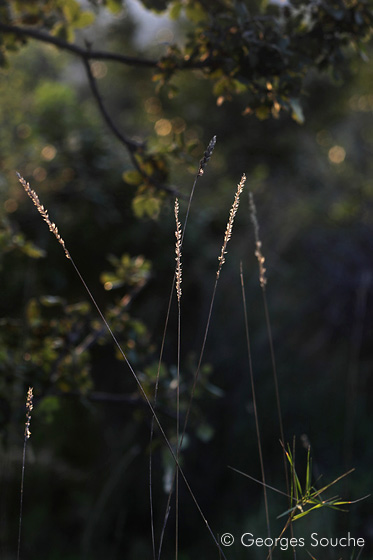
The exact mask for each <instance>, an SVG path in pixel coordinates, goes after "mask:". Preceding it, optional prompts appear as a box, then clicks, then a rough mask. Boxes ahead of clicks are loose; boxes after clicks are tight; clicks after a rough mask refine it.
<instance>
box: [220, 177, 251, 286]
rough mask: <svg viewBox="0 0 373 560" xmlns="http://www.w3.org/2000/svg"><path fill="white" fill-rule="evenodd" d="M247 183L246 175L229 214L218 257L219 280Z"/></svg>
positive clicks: (242, 179)
mask: <svg viewBox="0 0 373 560" xmlns="http://www.w3.org/2000/svg"><path fill="white" fill-rule="evenodd" d="M245 181H246V175H245V173H244V174H243V175H242V177H241V181H240V182H239V183H238V185H237V191H236V194H235V197H234V201H233V204H232V208H231V211H230V213H229V220H228V223H227V228H226V230H225V235H224V241H223V245H222V248H221V252H220V256H219V257H218V261H219V268H218V271H217V273H216V276H217V277H218V278H219V276H220V272H221V268H222V266H223V264H224V263H225V256H224V255H225V254H226V253H227V245H228V241H229V240H230V238H231V236H232V230H233V223H234V218H235V217H236V214H237V210H238V207H239V205H240V196H241V193H242V191H243V187H244V184H245Z"/></svg>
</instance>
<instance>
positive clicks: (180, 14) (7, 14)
mask: <svg viewBox="0 0 373 560" xmlns="http://www.w3.org/2000/svg"><path fill="white" fill-rule="evenodd" d="M142 4H143V5H144V6H145V7H146V8H147V9H149V10H154V11H156V12H162V11H165V10H168V14H169V16H170V17H171V18H174V19H179V18H183V19H184V20H186V22H189V25H188V24H187V27H188V32H187V37H186V40H185V41H184V42H183V43H182V44H177V45H173V44H170V46H169V47H168V49H167V51H166V52H165V54H163V55H162V56H159V57H158V58H154V59H148V58H143V57H142V56H133V55H132V53H127V52H123V46H124V47H126V45H125V42H124V44H123V45H122V46H121V48H120V49H119V50H118V51H117V52H115V53H114V52H105V51H99V52H97V51H96V45H95V44H93V45H92V44H88V43H86V44H85V45H81V44H80V45H79V43H77V42H75V32H76V30H82V29H85V28H87V27H89V26H90V25H91V24H92V23H93V22H94V20H95V15H96V13H97V12H98V11H99V10H100V9H103V7H107V8H108V9H109V10H111V11H112V12H113V13H115V14H119V13H121V11H122V10H123V9H124V7H125V3H123V2H120V1H119V0H118V1H116V0H112V1H110V2H109V1H108V2H95V1H93V0H92V1H91V2H90V3H88V4H87V5H85V7H84V8H83V7H82V6H81V3H80V2H79V1H78V0H68V1H66V2H63V1H61V2H59V1H57V0H55V1H53V0H50V1H48V2H44V1H40V2H39V1H30V2H28V1H22V2H19V1H16V0H14V1H10V2H8V1H5V2H2V3H1V6H0V32H1V34H0V47H1V50H0V56H1V58H0V65H1V66H3V67H6V66H7V64H9V56H8V54H9V53H10V52H14V51H17V50H19V49H21V48H22V47H23V46H24V45H25V44H26V43H27V42H28V41H29V40H30V38H33V39H35V40H39V41H42V42H46V43H50V44H54V45H55V46H56V47H57V48H59V49H61V50H67V51H70V52H71V53H74V54H75V55H77V56H79V57H81V59H82V60H83V61H84V62H85V65H86V70H87V73H88V79H89V81H90V83H91V88H92V93H93V94H94V95H95V96H96V98H97V102H98V104H99V105H100V107H101V111H102V112H103V113H104V115H105V118H106V120H107V121H110V122H109V125H110V126H111V127H112V129H113V131H114V133H115V134H116V135H117V136H118V137H119V139H120V140H121V141H122V142H123V143H124V144H125V145H126V147H127V149H128V150H129V152H130V154H131V158H132V162H133V164H134V165H135V167H136V169H137V171H138V176H136V175H132V177H131V181H132V183H133V184H136V182H137V184H138V185H139V189H140V191H142V190H143V189H144V185H145V187H146V186H153V187H154V186H155V187H157V188H160V187H162V186H163V187H165V186H166V184H167V178H168V168H167V165H166V163H165V161H164V158H163V157H162V155H161V154H159V153H158V154H154V153H153V154H152V155H149V154H148V153H147V150H146V146H145V144H144V143H143V142H140V143H139V142H137V141H134V140H132V139H131V138H130V137H129V136H127V135H126V134H123V133H122V132H121V131H120V130H119V129H118V128H117V127H116V125H115V124H114V120H113V119H112V118H111V117H110V116H109V115H108V113H107V112H106V110H105V109H104V106H103V102H102V100H101V99H100V97H99V92H98V91H97V87H96V85H95V80H94V75H93V73H92V70H91V68H90V61H93V60H106V61H109V60H116V61H117V62H118V63H122V64H125V65H130V66H132V67H138V68H143V67H149V68H153V69H154V73H153V80H155V81H156V82H157V84H158V86H159V87H162V88H165V89H166V90H167V91H168V92H169V94H175V93H176V92H177V87H176V86H175V85H174V84H173V77H174V76H175V75H177V74H178V73H179V72H181V71H182V72H188V71H189V72H190V71H191V70H196V69H199V71H200V73H201V75H202V76H203V77H205V78H206V79H207V80H209V81H210V82H212V88H213V92H214V95H215V97H216V100H217V104H218V105H222V104H223V103H224V102H225V101H228V100H231V99H232V97H233V96H234V95H241V96H242V97H243V98H244V103H245V108H244V114H251V113H255V115H256V116H257V117H258V118H259V119H265V118H268V117H269V116H271V115H272V116H274V117H276V118H277V117H278V116H279V114H280V112H281V111H283V110H286V111H289V112H290V113H291V115H292V117H293V118H294V119H295V120H297V121H298V122H303V119H304V117H303V111H302V103H301V97H302V94H303V93H304V82H305V79H306V77H307V75H308V74H309V72H310V71H312V70H318V71H328V72H331V73H332V74H333V75H334V76H335V77H339V76H340V74H341V71H342V70H345V68H344V67H345V65H346V63H347V61H348V56H347V53H348V52H349V51H350V50H351V49H353V50H354V51H355V53H356V56H359V55H360V56H363V57H364V56H365V42H366V41H367V40H368V39H369V38H370V34H371V27H372V22H373V12H372V9H371V6H370V3H369V2H368V1H364V0H362V1H357V0H354V1H345V0H338V1H330V0H326V1H322V0H320V1H317V2H308V1H306V2H304V1H300V0H297V1H293V2H289V3H286V4H285V5H284V6H280V5H278V4H272V3H267V2H258V1H257V2H253V1H248V2H245V1H242V0H237V1H232V0H222V1H217V2H213V3H212V4H211V3H210V2H204V1H195V0H187V1H180V0H173V1H169V2H162V1H160V2H150V1H147V2H142ZM144 180H145V183H144Z"/></svg>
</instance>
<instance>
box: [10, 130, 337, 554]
mask: <svg viewBox="0 0 373 560" xmlns="http://www.w3.org/2000/svg"><path fill="white" fill-rule="evenodd" d="M215 144H216V137H215V136H214V137H213V138H212V140H211V141H210V143H209V145H208V147H207V149H206V151H205V153H204V155H203V157H202V159H201V161H200V162H199V166H198V170H197V173H196V176H195V180H194V183H193V186H192V189H191V194H190V197H189V202H188V206H187V210H186V214H185V219H184V228H182V226H181V221H180V219H179V214H180V206H179V201H178V199H176V200H175V205H174V216H175V222H176V229H175V238H176V243H175V255H176V256H175V261H176V267H175V273H174V277H173V282H172V286H171V291H170V299H169V305H168V310H167V314H166V320H165V328H164V334H163V340H162V344H161V350H160V356H159V367H158V374H157V379H156V385H155V393H154V395H153V398H152V400H151V398H150V397H149V396H148V395H147V393H146V391H145V390H144V388H143V385H142V383H141V381H140V377H139V375H138V374H137V373H136V372H135V370H134V368H133V367H132V365H131V363H130V362H129V360H128V358H127V356H126V354H125V353H124V351H123V349H122V347H121V345H120V344H119V342H118V340H117V338H116V336H115V334H114V333H113V331H112V329H111V327H110V325H109V323H108V321H107V320H106V318H105V316H104V314H103V313H102V311H101V309H100V307H99V306H98V304H97V302H96V300H95V298H94V296H93V295H92V293H91V291H90V290H89V288H88V285H87V284H86V282H85V280H84V279H83V277H82V275H81V273H80V271H79V269H78V267H77V265H76V264H75V262H74V260H73V258H72V256H71V254H70V252H69V251H68V249H67V247H66V244H65V242H64V240H63V238H62V237H61V235H60V233H59V231H58V228H57V226H56V224H55V223H54V222H52V221H51V219H50V217H49V213H48V211H47V209H46V208H44V206H43V205H42V204H41V202H40V200H39V197H38V195H37V194H36V192H35V191H34V190H33V189H32V188H31V186H30V184H29V183H28V182H27V181H26V180H25V179H24V178H23V177H22V176H21V175H19V174H18V178H19V181H20V183H21V185H22V186H23V188H24V190H25V192H26V193H27V195H28V196H29V197H30V198H31V200H32V201H33V203H34V205H35V206H36V208H37V210H38V212H39V213H40V214H41V216H42V218H43V220H44V221H45V222H46V223H47V225H48V227H49V230H50V231H51V232H52V233H53V235H54V236H55V237H56V239H57V241H58V243H59V244H60V245H61V246H62V248H63V250H64V253H65V256H66V257H67V258H68V259H69V260H70V262H71V264H72V266H73V267H74V269H75V271H76V273H77V275H78V277H79V279H80V281H81V282H82V284H83V286H84V288H85V290H86V292H87V294H88V296H89V298H90V299H91V300H92V302H93V304H94V306H95V307H96V309H97V312H98V314H99V315H100V317H101V319H102V321H103V323H104V325H105V327H106V328H107V330H108V332H109V333H110V335H111V337H112V340H113V342H114V344H115V346H116V347H117V348H118V350H119V352H120V354H121V356H122V358H123V360H124V363H125V364H126V366H127V367H128V368H129V370H130V372H131V374H132V376H133V378H134V380H135V382H136V384H137V386H138V390H139V392H140V394H141V395H142V397H143V399H144V400H145V402H146V405H147V407H148V409H149V413H150V415H151V419H152V421H151V430H150V445H149V449H150V451H149V491H150V492H149V494H150V507H149V510H150V526H151V535H152V548H153V560H156V559H160V558H161V554H162V544H163V537H164V534H165V528H166V525H167V523H168V522H169V512H170V509H171V498H172V495H173V492H174V487H175V559H177V558H178V554H179V508H180V507H181V504H180V503H179V475H180V477H181V479H182V480H183V482H184V484H185V486H186V488H187V491H188V493H189V494H190V496H191V498H192V500H193V502H194V504H195V506H196V509H197V511H198V514H199V515H200V517H201V519H202V521H203V524H204V525H205V527H206V529H207V531H208V533H209V535H210V537H211V539H212V541H213V544H214V545H215V546H216V548H217V549H218V555H219V557H220V558H224V559H225V558H226V556H225V554H224V551H223V549H222V548H221V545H220V543H219V540H218V538H217V537H216V533H215V532H214V531H213V530H212V528H211V527H210V524H209V522H208V520H207V519H206V517H205V515H204V513H203V511H202V509H201V506H200V502H199V500H198V497H197V496H196V495H195V493H194V492H193V490H192V488H191V485H190V483H189V480H188V477H187V475H186V473H185V472H184V470H183V468H182V466H181V464H180V455H181V451H182V443H183V439H184V436H185V433H186V428H187V424H188V419H189V415H190V410H191V407H192V404H193V399H194V395H195V390H196V386H197V383H198V378H199V373H200V370H201V365H202V362H203V358H204V351H205V346H206V340H207V337H208V333H209V328H210V323H211V316H212V310H213V306H214V301H215V294H216V290H217V286H218V281H219V278H220V275H221V272H222V267H223V265H224V263H225V261H226V254H227V247H228V243H229V241H230V239H231V237H232V232H233V226H234V221H235V217H236V214H237V211H238V209H239V204H240V197H241V194H242V192H243V189H244V185H245V182H246V175H245V174H243V175H242V177H241V179H240V181H239V183H238V185H237V189H236V192H235V196H234V201H233V204H232V206H231V209H230V213H229V218H228V222H227V225H226V229H225V233H224V238H223V243H222V246H221V250H220V254H219V256H218V268H217V272H216V276H215V281H214V288H213V291H212V297H211V301H210V305H209V311H208V316H207V320H206V325H205V328H204V335H203V341H202V345H201V350H200V353H199V359H198V365H197V367H196V370H195V373H194V377H193V383H192V387H191V389H190V397H189V402H188V406H187V408H186V413H185V417H184V422H183V425H181V416H180V392H179V389H180V382H181V380H180V356H181V296H182V290H181V283H182V264H181V257H182V247H183V242H184V236H185V232H186V227H187V222H188V216H189V211H190V208H191V202H192V198H193V194H194V190H195V186H196V183H197V181H198V180H199V179H200V178H201V177H202V176H203V175H204V171H205V168H206V165H207V163H208V162H209V160H210V158H211V156H212V153H213V150H214V147H215ZM249 212H250V219H251V222H252V224H253V229H254V239H255V256H256V258H257V260H258V265H259V285H260V287H261V289H262V293H263V302H264V310H265V316H266V323H267V331H268V340H269V346H270V354H271V359H272V369H273V378H274V386H275V393H276V400H277V409H278V423H279V432H280V441H281V444H282V447H283V450H284V468H285V474H286V481H287V492H286V493H285V494H284V495H285V496H286V498H287V500H288V509H287V511H286V512H285V514H286V515H287V521H286V523H285V526H284V528H283V531H282V532H281V535H282V534H283V532H284V531H285V529H287V528H288V527H289V528H290V531H292V524H293V522H294V521H295V520H296V519H298V518H299V517H301V516H300V515H297V512H298V510H299V507H303V509H305V507H306V506H309V507H308V509H307V511H306V513H307V512H308V511H311V509H312V510H313V509H319V508H321V507H328V506H329V507H334V508H335V507H338V506H340V505H342V504H344V503H347V502H341V501H336V500H335V499H334V500H329V501H328V500H323V499H322V496H321V492H323V491H325V489H328V488H329V487H330V486H331V485H332V484H334V483H331V484H329V485H327V486H325V487H324V488H323V489H321V490H320V491H317V490H316V489H315V488H314V487H313V486H312V484H311V471H310V467H309V463H310V455H308V467H307V481H306V488H305V490H304V491H303V492H302V490H301V488H300V483H299V479H298V477H297V475H296V471H295V462H294V460H293V457H292V455H291V453H290V451H289V449H288V448H287V447H286V445H285V440H284V429H283V425H282V413H281V406H280V396H279V387H278V379H277V372H276V362H275V355H274V349H273V340H272V333H271V325H270V318H269V312H268V304H267V299H266V293H265V287H266V284H267V277H266V268H265V267H264V262H265V259H264V256H263V254H262V243H261V241H260V238H259V224H258V220H257V212H256V207H255V203H254V199H253V195H252V193H249ZM240 276H241V286H242V296H243V309H244V315H245V329H246V342H247V350H248V356H249V372H250V381H251V390H252V396H253V403H254V413H255V414H254V416H255V430H256V436H257V441H258V453H259V459H260V466H261V475H262V479H261V481H256V482H259V483H260V484H261V485H262V487H263V491H264V502H265V511H266V519H265V523H266V526H267V533H268V537H269V538H270V536H271V531H270V519H269V509H268V502H267V492H266V490H267V488H270V489H271V490H273V488H271V487H270V486H268V485H267V484H266V478H265V465H264V459H263V453H262V444H261V437H260V426H259V424H260V422H259V415H258V412H257V406H256V396H255V384H254V374H253V369H252V363H251V349H250V340H249V330H248V319H247V310H246V300H245V288H244V281H243V272H242V263H241V272H240ZM175 288H176V296H177V303H178V327H177V341H178V342H177V379H176V381H177V392H176V427H175V432H176V438H175V439H176V445H173V444H172V443H171V440H170V438H169V437H168V436H167V435H166V431H165V429H164V428H163V425H162V423H161V421H160V419H159V416H158V412H157V395H158V384H159V372H160V370H161V365H162V358H163V349H164V344H165V338H166V332H167V325H168V322H169V318H170V308H171V301H172V297H173V294H174V293H175V292H174V289H175ZM32 409H33V390H32V388H30V389H29V391H28V394H27V402H26V427H25V437H24V447H23V464H22V482H21V502H20V518H19V536H18V554H17V560H19V558H20V546H21V525H22V505H23V494H24V492H23V484H24V470H25V453H26V444H27V440H28V439H29V437H30V435H31V432H30V422H31V411H32ZM154 425H157V426H158V429H159V431H160V433H161V435H162V437H163V440H164V443H165V445H166V447H167V448H168V451H169V453H170V455H171V457H172V460H173V462H174V476H173V480H172V483H171V485H170V491H169V495H168V500H167V505H166V508H165V513H164V519H163V523H162V530H161V534H160V535H159V538H158V544H157V543H156V531H155V520H154V508H153V489H152V484H153V482H152V478H153V476H152V468H153V467H152V451H151V449H152V440H153V432H154ZM181 428H182V429H181ZM233 470H236V472H240V473H241V474H243V475H244V476H247V477H248V478H251V479H252V480H256V479H254V478H253V477H251V475H247V474H245V473H242V472H241V471H238V470H237V469H233ZM288 470H289V471H290V472H289V473H288ZM340 478H341V477H339V478H338V479H336V481H335V482H337V481H338V480H339V479H340ZM289 479H290V482H291V484H289ZM294 480H296V485H295V487H294ZM299 504H300V506H299ZM306 513H304V515H305V514H306ZM281 535H280V536H281ZM268 557H269V558H270V559H271V558H272V550H271V549H270V550H269V551H268Z"/></svg>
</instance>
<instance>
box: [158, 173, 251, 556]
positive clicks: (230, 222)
mask: <svg viewBox="0 0 373 560" xmlns="http://www.w3.org/2000/svg"><path fill="white" fill-rule="evenodd" d="M245 182H246V176H245V174H243V175H242V177H241V180H240V182H239V183H238V185H237V190H236V194H235V197H234V201H233V204H232V207H231V210H230V213H229V219H228V223H227V227H226V230H225V234H224V239H223V245H222V248H221V251H220V255H219V257H218V262H219V264H218V269H217V272H216V277H215V284H214V288H213V292H212V296H211V301H210V307H209V312H208V317H207V321H206V327H205V332H204V336H203V342H202V348H201V351H200V355H199V359H198V365H197V369H196V371H195V374H194V378H193V385H192V390H191V394H190V397H189V402H188V408H187V411H186V415H185V419H184V425H183V429H182V432H181V437H180V447H182V444H183V441H184V436H185V433H186V429H187V425H188V420H189V415H190V411H191V408H192V402H193V399H194V394H195V390H196V387H197V382H198V378H199V373H200V370H201V365H202V360H203V356H204V353H205V347H206V342H207V335H208V332H209V328H210V323H211V316H212V310H213V307H214V301H215V295H216V290H217V286H218V282H219V278H220V273H221V270H222V267H223V264H224V263H225V254H226V252H227V245H228V242H229V240H230V238H231V235H232V230H233V223H234V219H235V216H236V213H237V210H238V206H239V203H240V196H241V194H242V191H243V188H244V185H245ZM184 233H185V228H184ZM174 482H175V473H174V476H173V480H172V483H171V489H170V492H169V495H168V500H167V506H166V512H165V516H164V524H163V527H165V523H167V521H166V517H167V515H168V512H169V508H170V503H171V495H172V489H173V486H174ZM163 530H164V529H163ZM160 552H161V551H160V550H159V553H158V560H159V559H160ZM223 556H224V555H223Z"/></svg>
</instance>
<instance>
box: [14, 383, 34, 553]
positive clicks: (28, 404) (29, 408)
mask: <svg viewBox="0 0 373 560" xmlns="http://www.w3.org/2000/svg"><path fill="white" fill-rule="evenodd" d="M33 398H34V395H33V388H32V387H29V389H28V391H27V399H26V424H25V434H24V435H25V437H24V440H23V455H22V477H21V497H20V504H19V525H18V549H17V560H19V555H20V551H21V532H22V512H23V484H24V480H25V464H26V445H27V440H28V439H30V436H31V432H30V423H31V412H32V409H33V408H34V405H33Z"/></svg>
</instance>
